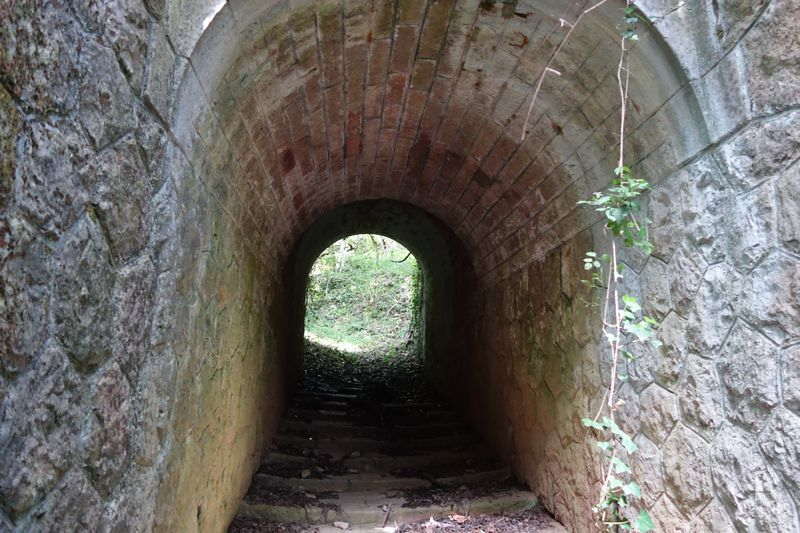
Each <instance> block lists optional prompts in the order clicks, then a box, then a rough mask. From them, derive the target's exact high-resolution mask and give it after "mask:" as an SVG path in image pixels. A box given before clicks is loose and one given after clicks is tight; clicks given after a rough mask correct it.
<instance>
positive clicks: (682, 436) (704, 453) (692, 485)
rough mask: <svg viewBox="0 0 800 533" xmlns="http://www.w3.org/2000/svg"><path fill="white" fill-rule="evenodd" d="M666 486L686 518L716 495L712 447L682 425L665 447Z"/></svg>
mask: <svg viewBox="0 0 800 533" xmlns="http://www.w3.org/2000/svg"><path fill="white" fill-rule="evenodd" d="M662 451H663V454H664V485H665V487H666V490H667V493H668V494H669V495H670V496H671V498H672V501H673V502H675V505H677V506H678V507H679V508H680V509H681V511H682V512H683V514H684V515H685V516H693V515H694V514H695V513H696V512H697V511H698V510H700V509H702V507H703V506H704V505H705V504H706V503H707V502H708V500H710V499H711V497H712V496H713V492H712V487H711V468H710V462H711V454H710V447H709V445H708V444H707V443H706V442H705V441H704V440H703V439H701V438H700V437H698V436H697V435H696V434H695V433H693V432H692V431H691V430H689V429H688V428H686V427H685V426H683V425H681V426H678V428H677V429H676V430H675V431H673V432H672V434H671V435H670V436H669V438H668V439H667V441H666V442H665V443H664V446H663V450H662Z"/></svg>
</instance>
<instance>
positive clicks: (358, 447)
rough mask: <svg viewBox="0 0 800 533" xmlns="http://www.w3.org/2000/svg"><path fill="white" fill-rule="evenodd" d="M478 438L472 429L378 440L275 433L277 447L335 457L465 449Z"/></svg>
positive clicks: (409, 453)
mask: <svg viewBox="0 0 800 533" xmlns="http://www.w3.org/2000/svg"><path fill="white" fill-rule="evenodd" d="M476 442H477V439H476V438H475V436H474V435H472V434H470V433H458V434H456V433H454V434H450V435H445V436H441V437H423V438H406V439H399V440H378V439H371V438H365V437H342V438H308V437H303V436H298V435H285V434H279V435H277V436H276V437H275V444H276V447H277V448H278V450H284V449H289V450H303V449H311V450H314V449H316V450H319V451H322V452H323V453H329V454H331V455H332V456H333V457H335V458H342V457H345V456H348V455H350V454H352V453H353V452H359V453H362V454H363V453H367V452H379V453H384V454H388V455H395V454H399V455H412V454H413V453H415V452H421V451H425V450H437V449H438V450H443V449H463V448H464V447H467V446H472V445H474V444H475V443H476Z"/></svg>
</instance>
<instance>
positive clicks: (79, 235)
mask: <svg viewBox="0 0 800 533" xmlns="http://www.w3.org/2000/svg"><path fill="white" fill-rule="evenodd" d="M110 261H111V257H110V251H109V248H108V243H107V242H106V239H105V236H104V234H103V230H102V228H101V226H100V223H99V221H98V219H97V215H96V214H95V212H94V211H92V210H90V211H89V212H87V213H86V214H84V216H83V217H81V219H80V220H79V221H78V223H77V224H76V225H75V226H74V227H73V228H72V230H71V231H70V232H69V233H68V234H67V235H66V236H65V237H64V239H63V241H62V243H61V249H60V254H59V257H58V258H57V259H56V260H55V263H54V266H53V283H54V287H53V295H54V301H53V317H54V321H55V331H56V335H57V337H58V339H59V341H60V342H61V344H62V345H63V346H64V347H65V348H66V350H67V354H68V355H69V357H70V358H71V359H72V360H73V361H74V362H75V364H76V365H78V367H79V368H80V369H82V370H87V369H89V368H92V367H94V366H96V365H98V364H100V363H101V362H102V361H103V360H105V359H106V358H107V357H108V356H109V355H110V354H111V346H110V342H111V335H112V332H111V327H110V316H111V289H112V286H113V272H112V269H111V264H110Z"/></svg>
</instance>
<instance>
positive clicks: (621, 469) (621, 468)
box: [611, 457, 631, 474]
mask: <svg viewBox="0 0 800 533" xmlns="http://www.w3.org/2000/svg"><path fill="white" fill-rule="evenodd" d="M611 465H612V466H613V467H614V472H616V473H617V474H625V473H628V472H630V471H631V468H630V467H629V466H628V465H626V464H625V463H624V462H623V461H622V460H621V459H620V458H619V457H612V458H611Z"/></svg>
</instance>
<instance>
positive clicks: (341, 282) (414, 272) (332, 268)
mask: <svg viewBox="0 0 800 533" xmlns="http://www.w3.org/2000/svg"><path fill="white" fill-rule="evenodd" d="M418 270H419V267H418V265H417V261H416V259H415V258H414V256H413V255H409V251H408V250H407V249H406V248H405V247H404V246H403V245H401V244H400V243H398V242H396V241H393V240H392V239H389V238H387V237H382V236H380V235H353V236H351V237H347V238H346V239H342V240H340V241H337V242H335V243H334V244H332V245H331V246H330V247H329V248H327V249H326V250H325V251H324V252H323V253H322V254H321V255H320V257H319V258H318V259H317V261H316V262H315V263H314V266H313V268H312V270H311V273H310V275H309V283H308V289H307V291H306V324H305V328H306V336H307V337H309V338H311V339H313V340H314V341H315V342H318V343H320V344H325V345H329V346H332V347H336V348H339V349H345V350H348V351H352V352H368V351H375V350H403V349H408V347H410V346H411V345H413V343H414V339H415V336H416V322H417V321H416V319H415V317H416V313H415V311H414V307H415V305H416V301H417V300H418V298H416V295H415V293H416V290H417V289H416V287H417V278H418V275H419V274H418Z"/></svg>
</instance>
